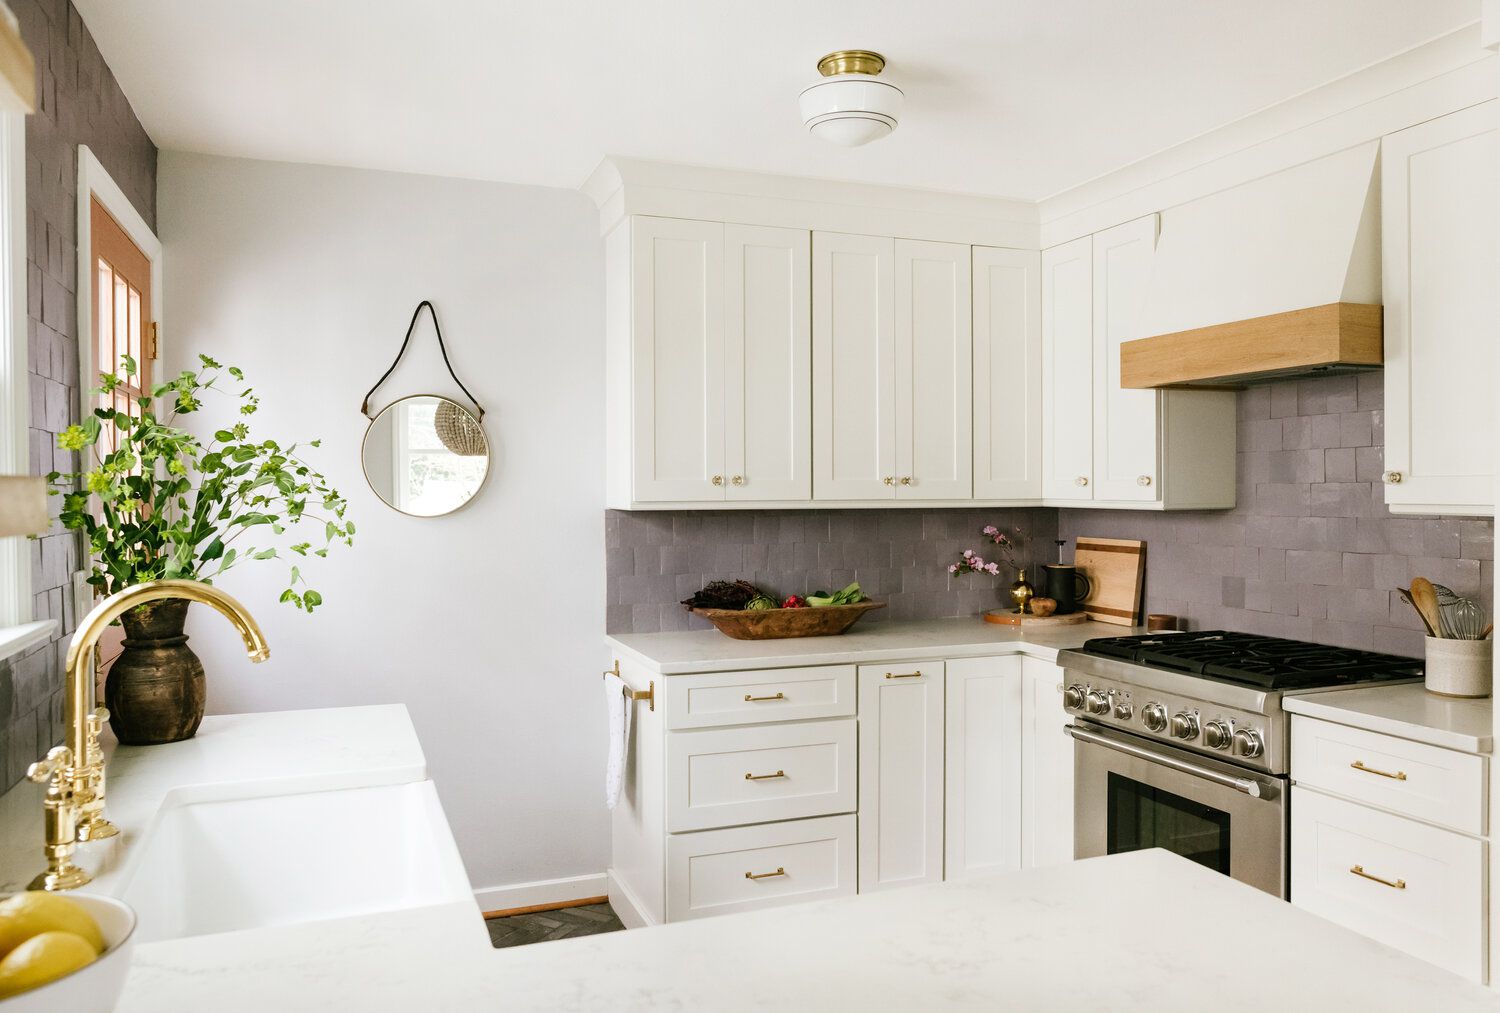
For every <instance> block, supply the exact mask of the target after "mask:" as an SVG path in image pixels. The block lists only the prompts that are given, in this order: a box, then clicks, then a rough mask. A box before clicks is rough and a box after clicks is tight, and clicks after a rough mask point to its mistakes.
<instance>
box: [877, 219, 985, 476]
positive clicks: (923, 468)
mask: <svg viewBox="0 0 1500 1013" xmlns="http://www.w3.org/2000/svg"><path fill="white" fill-rule="evenodd" d="M895 254H896V370H895V380H896V399H895V406H896V497H897V498H898V499H919V500H933V499H969V498H971V497H972V496H973V494H974V483H973V465H974V451H973V426H974V413H973V401H972V398H973V377H972V364H973V340H972V335H973V331H972V327H973V323H972V319H971V314H972V311H971V305H972V303H971V299H970V295H969V286H970V273H969V248H968V247H967V246H959V245H957V244H954V243H924V242H915V241H913V240H908V239H898V240H896V248H895Z"/></svg>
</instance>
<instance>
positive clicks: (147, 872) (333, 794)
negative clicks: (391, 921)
mask: <svg viewBox="0 0 1500 1013" xmlns="http://www.w3.org/2000/svg"><path fill="white" fill-rule="evenodd" d="M139 847H140V855H139V860H138V862H137V863H136V867H135V869H134V871H133V875H131V877H130V881H129V886H128V887H127V888H126V890H125V892H124V894H123V896H122V899H123V900H124V901H125V902H126V903H128V904H130V905H131V906H132V907H133V908H135V910H136V913H137V914H138V915H139V918H140V928H139V930H138V932H137V939H138V940H139V941H140V942H143V943H145V942H154V941H158V940H163V939H179V938H182V937H184V936H201V935H208V934H210V933H215V932H233V931H236V930H239V929H253V928H266V927H270V926H276V925H290V924H294V923H297V922H308V921H321V920H323V919H327V918H343V917H348V916H350V915H359V914H368V913H372V912H377V911H391V910H396V909H401V908H414V907H426V906H429V905H435V904H447V903H452V902H454V901H456V900H467V901H470V902H472V900H473V894H472V893H471V892H470V888H469V883H468V879H467V877H466V876H465V874H464V869H463V863H462V862H461V861H460V859H459V856H458V850H457V848H456V847H455V846H454V844H453V837H452V834H451V833H450V832H449V830H448V823H447V820H446V819H445V818H444V816H443V811H442V807H441V805H440V804H439V802H438V798H437V792H436V791H435V790H434V788H433V785H432V782H431V781H417V782H412V783H408V784H397V785H389V786H382V787H375V788H351V789H345V790H339V791H322V792H314V793H309V794H302V795H279V796H273V797H269V798H252V799H237V800H233V801H213V802H194V803H189V804H186V805H179V806H168V807H167V808H164V809H162V810H161V813H160V815H159V817H158V819H157V821H156V823H155V825H154V826H153V827H152V828H151V829H150V830H149V831H148V832H147V834H146V836H145V840H144V841H142V843H141V844H140V846H139Z"/></svg>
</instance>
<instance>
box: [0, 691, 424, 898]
mask: <svg viewBox="0 0 1500 1013" xmlns="http://www.w3.org/2000/svg"><path fill="white" fill-rule="evenodd" d="M105 738H106V740H107V741H106V742H105V750H106V753H107V755H108V757H109V760H108V767H107V771H108V778H109V780H108V796H107V798H106V800H105V815H106V816H108V817H109V819H110V821H111V822H113V823H114V824H115V826H117V827H118V828H119V829H120V833H119V835H118V836H116V837H112V838H110V839H108V840H105V841H98V842H95V843H92V844H84V845H80V846H79V848H78V850H77V851H76V852H75V854H74V861H76V862H77V863H78V864H79V865H81V866H83V867H84V868H85V869H88V870H89V871H90V872H93V873H94V874H95V878H94V882H92V883H90V884H89V885H88V886H87V887H85V888H84V889H85V890H87V891H88V892H90V893H106V894H113V895H118V894H119V893H120V892H121V891H122V890H123V887H124V883H125V881H126V880H127V879H128V873H129V866H130V859H131V856H132V855H133V851H132V848H131V845H132V844H133V843H135V842H137V841H139V840H140V839H141V838H142V836H143V835H144V834H145V832H146V830H147V829H148V828H149V826H150V824H151V822H152V821H153V820H154V819H155V818H156V815H157V813H158V812H159V811H160V810H161V809H162V808H163V806H165V805H173V804H185V803H189V802H201V801H208V800H221V799H243V798H263V797H268V796H272V795H292V794H298V793H302V792H313V791H332V790H336V789H340V788H367V787H374V786H377V785H388V784H405V783H408V782H412V781H421V780H425V779H426V777H427V761H426V758H425V757H424V756H423V754H422V746H421V743H420V742H419V741H418V740H417V732H416V729H415V728H413V727H412V723H411V717H410V715H409V714H407V711H406V707H405V706H403V705H401V704H390V705H383V706H373V707H340V708H331V709H326V710H303V711H273V712H270V713H262V714H224V715H217V716H209V717H205V718H204V719H203V724H202V725H201V726H200V727H199V729H198V734H197V735H196V736H194V737H193V738H191V739H188V740H186V741H185V742H173V743H169V744H167V745H161V746H116V745H115V744H114V741H113V738H112V737H110V736H109V734H108V732H107V731H106V733H105ZM42 795H43V788H42V786H41V785H37V784H32V783H31V782H30V781H22V782H21V783H20V784H18V785H16V786H15V787H14V788H12V789H10V791H8V792H6V794H5V796H4V797H3V798H0V891H8V890H21V889H25V887H26V885H27V883H28V882H29V881H30V880H31V878H32V877H33V876H34V875H36V874H37V873H38V872H40V871H41V870H42V868H43V867H44V866H45V864H46V862H45V859H44V858H43V857H42V841H43V837H42ZM135 850H139V849H135Z"/></svg>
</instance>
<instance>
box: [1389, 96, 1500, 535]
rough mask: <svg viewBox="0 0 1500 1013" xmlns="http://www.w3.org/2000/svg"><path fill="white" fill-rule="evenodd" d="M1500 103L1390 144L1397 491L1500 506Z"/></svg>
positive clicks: (1414, 504) (1421, 505) (1392, 443)
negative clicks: (1495, 442)
mask: <svg viewBox="0 0 1500 1013" xmlns="http://www.w3.org/2000/svg"><path fill="white" fill-rule="evenodd" d="M1496 108H1497V103H1495V102H1486V103H1484V104H1483V105H1478V106H1473V107H1471V108H1469V109H1464V110H1462V111H1461V112H1456V113H1452V114H1450V115H1448V116H1443V117H1440V118H1439V119H1435V120H1429V121H1428V122H1426V123H1423V124H1420V125H1418V126H1415V127H1411V128H1410V129H1407V130H1403V131H1401V132H1399V133H1395V134H1392V135H1390V136H1389V137H1387V138H1385V140H1384V141H1383V142H1382V144H1383V152H1382V156H1381V188H1382V191H1383V194H1382V224H1381V229H1382V240H1383V241H1382V256H1383V258H1384V277H1385V296H1384V298H1385V463H1384V476H1383V478H1384V480H1385V500H1386V503H1388V504H1389V505H1390V506H1391V508H1392V509H1393V510H1398V511H1405V512H1408V513H1413V512H1415V513H1466V514H1481V515H1488V514H1490V513H1493V512H1494V502H1495V497H1494V479H1493V474H1494V466H1493V465H1494V455H1493V454H1490V453H1486V452H1483V451H1481V450H1477V449H1476V446H1478V445H1481V444H1483V443H1485V442H1487V440H1488V439H1489V437H1490V436H1491V435H1492V434H1493V433H1494V431H1495V354H1494V343H1495V335H1494V331H1495V321H1496V319H1497V318H1500V288H1497V286H1496V278H1497V277H1500V243H1497V236H1496V229H1495V221H1496V220H1497V218H1500V208H1497V196H1496V192H1495V179H1496V176H1497V174H1500V141H1497V138H1500V134H1497V132H1496Z"/></svg>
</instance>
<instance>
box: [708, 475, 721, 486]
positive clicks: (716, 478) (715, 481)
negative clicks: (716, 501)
mask: <svg viewBox="0 0 1500 1013" xmlns="http://www.w3.org/2000/svg"><path fill="white" fill-rule="evenodd" d="M709 481H710V482H712V483H713V484H714V485H723V484H724V476H723V475H715V476H714V477H713V478H711V479H709Z"/></svg>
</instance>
